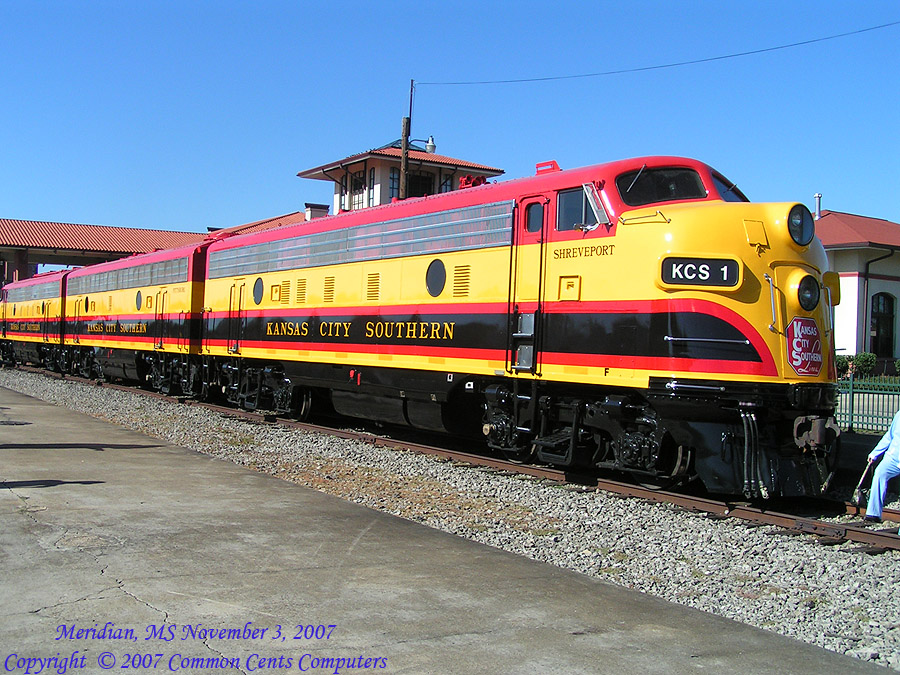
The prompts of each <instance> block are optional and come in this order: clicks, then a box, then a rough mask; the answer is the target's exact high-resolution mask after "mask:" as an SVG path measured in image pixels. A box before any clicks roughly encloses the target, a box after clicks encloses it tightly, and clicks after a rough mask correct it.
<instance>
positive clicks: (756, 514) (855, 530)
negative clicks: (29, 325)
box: [18, 366, 900, 554]
mask: <svg viewBox="0 0 900 675" xmlns="http://www.w3.org/2000/svg"><path fill="white" fill-rule="evenodd" d="M18 368H19V369H21V370H24V371H26V372H32V373H37V374H41V375H44V376H49V377H54V378H57V379H66V380H70V381H75V382H81V383H84V384H96V385H101V384H102V385H103V386H104V387H109V388H113V389H119V390H123V391H130V392H132V393H135V394H140V395H143V396H148V397H153V398H161V399H165V400H170V401H177V402H180V403H183V404H186V405H194V406H201V407H204V408H206V409H209V410H213V411H216V412H219V413H221V414H223V415H225V416H228V417H231V418H234V419H241V420H245V421H247V422H249V423H257V424H259V423H268V424H280V425H284V426H289V427H292V428H296V429H303V430H306V431H311V432H316V433H321V434H326V435H331V436H338V437H341V438H348V439H354V440H359V441H363V442H366V443H371V444H372V445H375V446H381V447H386V448H392V449H396V450H405V451H411V452H419V453H423V454H427V455H432V456H438V457H442V458H444V459H447V460H451V461H454V462H458V463H462V464H468V465H471V466H477V467H484V468H490V469H493V470H496V471H502V472H508V473H514V474H524V475H529V476H533V477H535V478H541V479H544V480H550V481H555V482H559V483H569V484H575V485H578V486H581V487H582V489H585V490H603V491H605V492H610V493H614V494H617V495H621V496H623V497H631V498H638V499H644V500H648V501H653V502H658V503H665V504H673V505H675V506H678V507H681V508H683V509H686V510H688V511H692V512H695V513H705V514H707V515H708V516H709V517H711V518H717V519H726V518H734V519H738V520H742V521H746V522H749V523H753V524H755V525H768V526H774V527H777V528H780V529H779V530H776V531H774V532H773V534H783V535H785V536H795V535H808V536H814V537H816V538H817V540H818V541H819V542H820V543H822V544H826V545H834V544H841V543H844V542H847V541H850V542H855V543H858V544H860V545H861V547H860V548H859V550H860V551H861V552H865V553H870V554H875V553H881V552H884V551H887V550H900V534H898V528H897V527H891V526H890V525H888V526H887V527H884V526H873V525H872V524H871V523H865V522H864V521H863V520H862V519H863V516H864V515H865V509H863V508H861V507H858V506H856V505H854V504H851V503H849V502H846V503H844V504H843V505H838V506H839V507H840V508H841V509H842V510H843V512H844V515H851V516H854V515H855V516H858V519H856V520H853V521H849V522H834V521H829V520H822V519H818V518H813V517H806V516H800V515H793V514H789V513H781V512H778V511H773V510H770V509H769V508H767V507H766V506H756V505H753V504H750V503H748V502H743V501H737V500H720V499H712V498H708V497H698V496H693V495H688V494H683V493H679V492H671V491H666V490H657V489H653V488H648V487H643V486H640V485H634V484H631V483H625V482H622V481H615V480H610V479H606V478H597V477H596V476H595V475H592V474H588V473H584V472H581V473H578V472H571V471H565V470H562V469H557V468H553V467H545V466H538V465H532V464H518V463H515V462H511V461H509V460H505V459H498V458H495V457H489V456H486V455H481V454H476V453H471V452H465V451H460V450H453V449H448V448H446V447H437V446H433V445H428V444H425V443H419V442H415V441H409V440H406V439H400V438H392V437H389V436H385V435H382V434H376V433H373V432H370V431H361V430H353V429H337V428H334V427H331V426H323V425H318V424H311V423H308V422H298V421H296V420H293V419H290V418H286V417H278V416H276V415H272V414H268V413H265V412H255V411H254V412H251V411H247V410H241V409H239V408H231V407H226V406H221V405H216V404H214V403H208V402H203V401H196V400H193V399H190V398H186V397H181V396H170V395H166V394H160V393H158V392H152V391H147V390H145V389H139V388H136V387H131V386H124V385H118V384H109V383H102V382H100V381H97V380H89V379H86V378H81V377H77V376H73V375H60V374H57V373H48V372H47V371H45V370H42V369H39V368H31V367H27V366H18ZM832 505H833V504H832ZM882 518H883V520H884V521H886V522H888V523H900V511H897V510H892V509H885V510H884V512H883V513H882Z"/></svg>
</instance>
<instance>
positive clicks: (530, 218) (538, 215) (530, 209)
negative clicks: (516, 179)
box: [525, 202, 544, 232]
mask: <svg viewBox="0 0 900 675" xmlns="http://www.w3.org/2000/svg"><path fill="white" fill-rule="evenodd" d="M543 223H544V205H543V204H541V203H540V202H535V203H533V204H529V205H528V206H527V207H526V209H525V231H526V232H540V231H541V225H543Z"/></svg>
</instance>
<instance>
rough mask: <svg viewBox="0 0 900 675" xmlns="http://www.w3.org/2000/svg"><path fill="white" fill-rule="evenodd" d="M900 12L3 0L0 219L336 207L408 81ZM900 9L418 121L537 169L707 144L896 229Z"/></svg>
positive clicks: (122, 220)
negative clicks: (338, 179) (336, 168)
mask: <svg viewBox="0 0 900 675" xmlns="http://www.w3.org/2000/svg"><path fill="white" fill-rule="evenodd" d="M898 20H900V3H898V2H896V0H890V1H888V0H876V1H872V2H847V1H846V0H844V1H841V2H836V1H832V0H825V1H822V2H815V3H810V2H805V1H804V2H790V1H787V0H783V1H780V2H751V1H747V2H740V1H735V2H722V1H721V0H717V1H714V2H712V1H706V0H701V1H692V2H648V1H642V0H633V1H629V2H622V1H619V2H605V1H598V2H567V1H566V0H558V1H557V2H553V3H549V2H535V1H533V0H517V1H509V2H462V3H460V2H430V1H428V0H417V1H415V2H411V1H405V0H403V1H399V2H385V3H380V2H378V3H376V2H359V1H357V0H344V1H343V2H303V1H301V0H295V1H291V2H288V1H285V0H280V1H270V2H267V1H265V0H257V1H256V2H252V1H246V2H235V1H232V0H215V1H206V0H190V1H188V0H177V1H165V0H154V1H149V0H147V1H142V0H126V1H123V0H92V1H90V2H77V1H75V0H64V1H62V0H0V35H2V39H0V92H2V94H3V101H2V105H0V157H2V160H0V217H3V218H21V219H28V220H50V221H62V222H81V223H93V224H103V225H118V226H134V227H153V228H160V229H184V230H197V231H203V230H205V228H206V227H207V226H216V227H228V226H232V225H238V224H241V223H245V222H250V221H254V220H259V219H262V218H267V217H270V216H275V215H280V214H283V213H289V212H292V211H297V210H300V209H302V208H303V203H304V202H323V203H330V201H331V187H330V184H326V183H323V182H319V181H310V180H303V179H300V178H297V177H296V173H297V172H298V171H300V170H303V169H308V168H311V167H314V166H317V165H319V164H323V163H325V162H328V161H331V160H334V159H339V158H341V157H345V156H347V155H350V154H353V153H356V152H361V151H364V150H367V149H370V148H373V147H377V146H379V145H382V144H384V143H386V142H388V141H391V140H394V139H396V138H398V137H399V136H400V124H401V118H402V116H403V115H405V114H406V113H407V109H408V104H409V83H410V79H414V80H416V82H421V83H426V82H447V81H482V80H509V79H529V78H550V77H557V76H573V75H581V74H588V73H600V72H609V71H620V70H629V69H636V68H645V67H650V66H658V65H665V64H670V63H678V62H685V61H694V60H699V59H708V58H713V57H718V56H723V55H728V54H735V53H742V52H749V51H754V50H761V49H766V48H770V47H778V46H781V45H787V44H790V43H795V42H803V41H808V40H815V39H817V38H822V37H827V36H830V35H835V34H839V33H845V32H850V31H855V30H859V29H863V28H868V27H871V26H876V25H879V24H885V23H889V22H893V21H898ZM898 45H900V25H897V26H893V27H890V28H885V29H882V30H876V31H870V32H865V33H861V34H858V35H852V36H849V37H843V38H839V39H834V40H828V41H821V42H815V43H812V44H807V45H804V46H798V47H794V48H790V49H781V50H776V51H767V52H764V53H759V54H756V55H748V56H742V57H737V58H731V59H722V60H715V61H709V62H705V63H698V64H694V65H685V66H680V67H674V68H664V69H655V70H646V71H643V72H632V73H627V74H618V75H605V76H599V77H585V78H571V79H561V80H548V81H536V82H524V83H516V84H493V85H488V84H483V85H471V86H451V85H435V84H420V85H418V86H417V87H416V94H415V100H414V108H413V120H412V135H413V137H415V138H427V137H428V135H429V134H433V135H434V137H435V140H436V142H437V146H438V152H439V153H442V154H447V155H451V156H454V157H459V158H463V159H467V160H471V161H475V162H481V163H485V164H489V165H492V166H498V167H501V168H503V169H505V170H506V177H519V176H522V175H529V174H532V173H533V172H534V165H535V163H537V162H541V161H545V160H549V159H555V160H557V161H558V162H559V164H560V165H561V166H563V167H564V168H567V167H575V166H581V165H585V164H593V163H597V162H602V161H607V160H614V159H620V158H623V157H631V156H636V155H643V154H678V155H686V156H690V157H696V158H698V159H701V160H704V161H706V162H708V163H710V164H712V165H713V166H715V167H717V168H718V169H719V170H720V171H722V172H723V173H724V174H725V175H726V176H728V177H729V178H730V179H731V180H733V181H735V182H737V184H738V185H739V186H740V187H741V189H742V190H743V191H744V192H745V193H746V194H747V195H748V196H749V197H750V198H751V199H752V200H754V201H801V202H804V203H806V204H807V205H809V206H810V207H812V206H813V204H814V200H813V194H814V193H815V192H817V191H818V192H822V193H823V194H824V200H823V207H824V208H826V209H833V210H837V211H846V212H850V213H858V214H862V215H867V216H873V217H879V218H886V219H888V220H892V221H895V222H900V50H898V49H897V46H898Z"/></svg>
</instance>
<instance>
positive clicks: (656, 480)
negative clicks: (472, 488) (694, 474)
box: [631, 445, 691, 491]
mask: <svg viewBox="0 0 900 675" xmlns="http://www.w3.org/2000/svg"><path fill="white" fill-rule="evenodd" d="M672 454H673V457H671V459H670V461H669V462H667V466H666V467H665V469H666V470H667V471H669V474H668V475H661V476H648V475H647V474H642V473H637V472H633V473H631V477H632V478H633V479H634V481H635V482H636V483H637V484H638V485H640V486H641V487H643V488H646V489H648V490H660V491H662V490H671V489H672V488H674V487H676V486H678V485H681V484H683V483H686V482H688V481H689V480H690V479H691V476H690V474H689V473H688V468H689V467H690V463H691V451H690V450H689V449H686V448H685V447H684V446H683V445H679V446H678V447H677V449H676V450H675V451H674V452H673V453H672Z"/></svg>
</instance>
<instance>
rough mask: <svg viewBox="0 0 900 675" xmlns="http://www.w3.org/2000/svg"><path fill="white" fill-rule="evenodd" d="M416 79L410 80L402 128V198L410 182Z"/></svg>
mask: <svg viewBox="0 0 900 675" xmlns="http://www.w3.org/2000/svg"><path fill="white" fill-rule="evenodd" d="M414 88H415V80H410V81H409V116H408V117H404V118H403V124H402V126H401V130H400V199H406V186H407V183H408V182H409V127H410V124H411V120H412V104H413V89H414Z"/></svg>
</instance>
